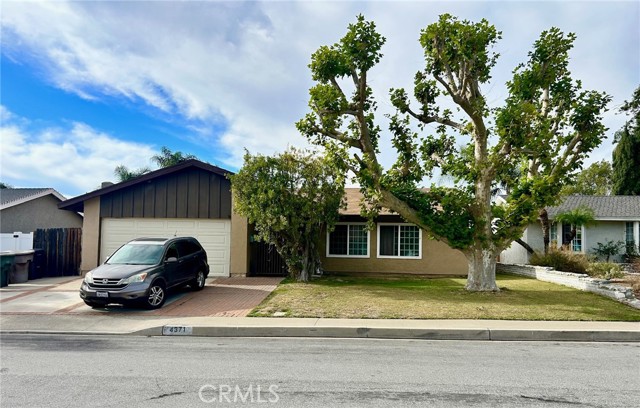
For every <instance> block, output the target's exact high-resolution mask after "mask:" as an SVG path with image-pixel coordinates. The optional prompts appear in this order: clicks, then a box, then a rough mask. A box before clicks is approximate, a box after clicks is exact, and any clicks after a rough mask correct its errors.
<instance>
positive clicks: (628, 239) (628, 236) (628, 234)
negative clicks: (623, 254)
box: [624, 222, 634, 244]
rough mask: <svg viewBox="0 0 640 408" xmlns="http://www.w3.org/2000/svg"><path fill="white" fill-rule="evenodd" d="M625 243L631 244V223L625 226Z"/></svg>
mask: <svg viewBox="0 0 640 408" xmlns="http://www.w3.org/2000/svg"><path fill="white" fill-rule="evenodd" d="M624 236H625V241H626V242H627V244H633V243H634V242H633V223H632V222H627V223H626V224H625V234H624Z"/></svg>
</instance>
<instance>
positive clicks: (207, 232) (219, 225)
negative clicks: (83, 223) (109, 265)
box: [100, 218, 231, 276]
mask: <svg viewBox="0 0 640 408" xmlns="http://www.w3.org/2000/svg"><path fill="white" fill-rule="evenodd" d="M100 235H101V237H100V260H101V262H104V261H105V259H107V257H108V256H109V255H111V254H112V253H113V252H114V251H115V250H116V249H118V248H119V247H120V246H121V245H122V244H124V243H126V242H128V241H130V240H132V239H134V238H142V237H146V238H171V237H173V236H188V237H195V238H196V239H197V240H198V241H200V243H201V244H202V247H203V248H204V249H205V251H207V257H208V259H209V266H210V270H211V272H210V273H209V276H229V259H230V254H229V252H230V249H231V221H230V220H199V219H173V218H104V219H103V220H102V228H101V233H100Z"/></svg>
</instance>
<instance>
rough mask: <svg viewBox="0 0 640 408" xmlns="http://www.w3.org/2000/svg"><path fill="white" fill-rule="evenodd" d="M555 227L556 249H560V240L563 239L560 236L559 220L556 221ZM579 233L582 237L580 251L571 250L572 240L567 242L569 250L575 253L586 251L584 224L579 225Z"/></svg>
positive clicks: (560, 226)
mask: <svg viewBox="0 0 640 408" xmlns="http://www.w3.org/2000/svg"><path fill="white" fill-rule="evenodd" d="M556 228H557V232H556V234H557V237H558V239H557V240H556V246H557V248H558V249H562V241H563V240H564V238H563V237H562V223H561V222H556ZM580 234H581V238H582V247H581V249H580V251H579V252H578V251H574V250H573V240H571V242H569V250H570V251H571V252H575V253H577V254H585V253H586V249H585V248H586V247H587V228H586V227H585V226H584V225H581V226H580Z"/></svg>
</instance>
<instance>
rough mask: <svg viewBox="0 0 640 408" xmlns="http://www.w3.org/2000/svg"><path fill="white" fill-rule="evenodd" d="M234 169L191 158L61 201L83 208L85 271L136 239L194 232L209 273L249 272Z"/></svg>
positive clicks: (64, 206) (66, 207)
mask: <svg viewBox="0 0 640 408" xmlns="http://www.w3.org/2000/svg"><path fill="white" fill-rule="evenodd" d="M229 173H230V172H229V171H227V170H224V169H221V168H219V167H215V166H212V165H210V164H207V163H203V162H201V161H199V160H187V161H185V162H182V163H180V164H178V165H175V166H171V167H166V168H162V169H159V170H156V171H153V172H150V173H147V174H144V175H142V176H140V177H136V178H134V179H132V180H128V181H124V182H121V183H118V184H111V183H105V185H103V187H102V188H100V189H98V190H95V191H92V192H89V193H86V194H83V195H81V196H78V197H75V198H73V199H70V200H67V201H65V202H62V203H61V204H60V206H59V207H60V208H61V209H64V210H70V211H82V212H83V213H84V226H83V235H82V266H81V269H82V271H83V272H86V271H88V270H90V269H93V268H95V267H96V266H98V265H99V264H101V263H103V262H104V261H105V259H106V258H107V257H108V256H109V255H110V254H112V253H113V252H114V251H115V250H116V249H118V248H119V247H120V245H122V244H124V243H126V242H127V241H129V240H131V239H133V238H138V237H173V236H193V237H195V238H197V239H198V241H200V243H201V244H202V246H203V247H204V248H205V250H206V251H207V255H208V258H209V265H210V267H211V272H210V276H229V275H230V274H242V275H245V274H246V273H247V270H248V269H247V263H248V251H247V225H246V221H245V220H244V219H242V218H240V217H235V216H234V215H232V211H231V184H230V182H229V180H228V179H227V178H226V175H227V174H229ZM236 218H238V219H236ZM232 222H233V224H234V227H232Z"/></svg>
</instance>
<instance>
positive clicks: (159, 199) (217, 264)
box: [59, 160, 467, 276]
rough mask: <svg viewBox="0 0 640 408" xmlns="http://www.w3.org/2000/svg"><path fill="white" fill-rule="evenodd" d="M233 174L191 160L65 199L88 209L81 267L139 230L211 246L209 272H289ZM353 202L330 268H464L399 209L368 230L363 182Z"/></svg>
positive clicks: (330, 238) (67, 205)
mask: <svg viewBox="0 0 640 408" xmlns="http://www.w3.org/2000/svg"><path fill="white" fill-rule="evenodd" d="M227 174H230V172H229V171H228V170H225V169H222V168H219V167H216V166H212V165H210V164H207V163H203V162H201V161H198V160H188V161H185V162H182V163H180V164H178V165H175V166H172V167H167V168H163V169H159V170H156V171H153V172H150V173H147V174H145V175H143V176H140V177H137V178H135V179H132V180H128V181H125V182H122V183H118V184H109V185H104V186H103V187H102V188H100V189H98V190H95V191H91V192H89V193H86V194H84V195H81V196H78V197H75V198H72V199H70V200H67V201H64V202H62V203H60V204H59V208H61V209H64V210H69V211H74V212H83V213H84V224H83V235H82V265H81V270H82V271H83V272H86V271H88V270H91V269H93V268H95V267H96V266H98V265H99V264H101V263H102V262H104V260H105V259H106V258H107V257H108V256H109V255H110V254H111V253H113V251H115V250H116V249H118V247H119V246H120V245H122V244H123V243H125V242H127V241H129V240H131V239H133V238H136V237H142V236H145V237H170V236H174V235H188V236H193V237H195V238H197V239H198V240H199V241H200V243H201V244H202V246H203V247H204V249H205V250H206V251H207V254H208V257H209V264H210V267H211V273H210V276H230V275H241V276H245V275H253V276H263V275H284V274H286V268H285V266H284V263H283V262H282V260H281V259H280V257H279V256H278V255H277V253H276V252H275V250H274V249H273V248H271V247H270V246H268V245H266V244H264V243H260V242H255V240H254V239H253V233H252V232H253V231H252V228H251V226H250V225H249V224H248V223H247V220H246V218H244V217H241V216H239V215H237V214H234V213H233V211H232V202H231V200H232V197H231V184H230V182H229V180H228V179H227V177H226V175H227ZM347 201H348V203H349V206H348V207H347V209H346V210H345V211H344V213H343V214H342V215H341V219H340V223H339V224H338V226H337V228H336V230H335V231H333V232H332V233H330V234H327V236H326V243H325V244H326V247H323V248H322V249H321V250H322V251H323V254H324V256H323V259H322V261H323V266H324V269H325V270H326V271H328V272H383V273H413V274H437V275H441V274H452V275H464V274H466V272H467V262H466V259H465V257H464V256H463V255H462V253H460V252H459V251H456V250H453V249H450V248H449V247H447V246H446V245H445V244H442V243H440V242H437V241H434V240H430V239H428V237H427V236H426V234H423V233H422V231H421V230H420V229H418V228H417V227H415V226H412V225H409V224H406V223H404V222H402V220H401V218H400V217H399V216H398V215H394V214H391V213H388V212H387V213H383V214H381V215H380V217H379V219H378V220H377V224H376V229H374V230H373V231H368V230H366V228H364V226H365V222H364V219H363V218H362V217H361V216H360V215H359V214H360V209H359V202H360V192H359V190H358V189H347ZM378 237H382V238H380V239H378Z"/></svg>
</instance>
